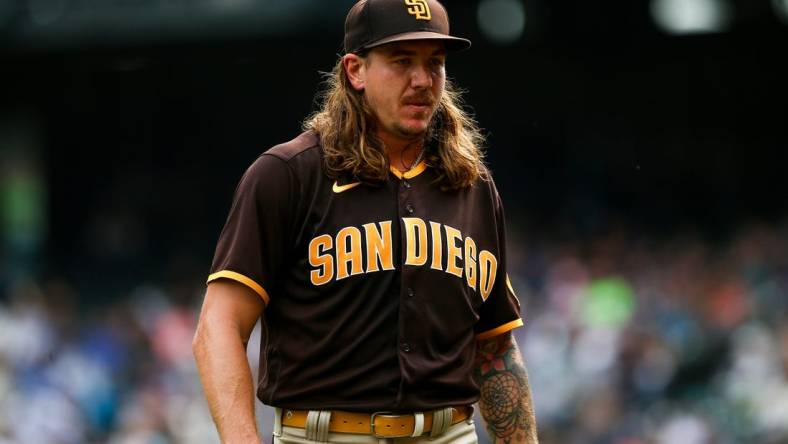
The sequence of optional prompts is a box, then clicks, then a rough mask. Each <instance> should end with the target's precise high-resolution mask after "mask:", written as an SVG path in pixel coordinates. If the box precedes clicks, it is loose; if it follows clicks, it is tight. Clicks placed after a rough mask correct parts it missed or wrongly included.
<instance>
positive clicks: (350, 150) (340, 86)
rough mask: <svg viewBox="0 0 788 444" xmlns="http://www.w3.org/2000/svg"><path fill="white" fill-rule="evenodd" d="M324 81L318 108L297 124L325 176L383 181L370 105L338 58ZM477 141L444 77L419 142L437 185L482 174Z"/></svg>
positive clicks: (452, 186)
mask: <svg viewBox="0 0 788 444" xmlns="http://www.w3.org/2000/svg"><path fill="white" fill-rule="evenodd" d="M324 83H325V86H324V89H323V91H322V92H321V93H320V94H319V96H318V99H319V100H320V102H321V103H320V109H319V110H317V111H316V112H315V113H313V114H312V115H310V116H309V117H308V118H307V119H306V120H305V121H304V125H303V126H304V129H305V130H313V131H315V132H316V133H317V134H318V136H319V137H320V141H321V143H322V146H323V151H324V159H325V165H326V169H327V172H328V174H329V176H331V177H332V178H337V177H339V176H342V175H350V176H352V177H354V178H355V179H356V180H360V181H362V182H364V183H368V184H379V183H381V182H383V181H385V180H386V179H387V178H388V174H389V159H388V156H387V155H386V151H385V148H384V146H383V143H382V142H381V141H380V140H379V138H378V137H377V136H376V132H375V119H374V118H373V112H372V109H371V108H370V107H369V105H368V103H367V101H366V100H365V97H364V94H363V92H360V91H357V90H356V89H355V88H353V86H352V85H351V84H350V81H349V80H348V78H347V74H346V73H345V69H344V67H343V66H342V59H341V58H340V59H339V61H338V62H337V64H336V66H334V69H333V71H332V72H330V73H327V74H326V79H325V82H324ZM483 143H484V136H483V135H482V134H481V131H480V130H479V127H478V125H477V123H476V121H475V120H474V119H473V118H472V117H471V116H470V115H469V114H468V113H467V112H466V111H465V110H464V109H463V107H462V98H461V93H460V91H459V90H458V89H456V88H455V87H454V85H452V83H451V82H450V81H449V80H448V79H447V80H446V86H445V88H444V91H443V95H442V96H441V98H440V102H439V104H438V107H437V109H436V111H435V114H434V116H433V118H432V121H431V122H430V126H429V129H428V131H427V134H426V140H425V143H424V146H425V149H426V150H427V151H426V152H425V155H424V159H425V161H426V162H427V164H428V165H429V166H430V167H432V168H434V169H435V170H436V171H437V172H438V178H437V182H438V183H439V185H440V186H441V188H442V189H444V190H457V189H461V188H465V187H469V186H471V185H472V184H473V183H474V182H475V181H476V180H477V179H479V178H482V179H486V178H487V169H486V168H485V166H484V162H483V159H484V154H483Z"/></svg>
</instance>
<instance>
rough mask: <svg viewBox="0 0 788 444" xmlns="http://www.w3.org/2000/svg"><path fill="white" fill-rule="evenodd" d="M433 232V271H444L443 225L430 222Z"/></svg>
mask: <svg viewBox="0 0 788 444" xmlns="http://www.w3.org/2000/svg"><path fill="white" fill-rule="evenodd" d="M430 230H431V231H432V265H431V266H430V268H432V269H433V270H443V242H442V241H441V224H439V223H437V222H430Z"/></svg>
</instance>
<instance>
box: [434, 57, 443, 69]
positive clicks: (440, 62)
mask: <svg viewBox="0 0 788 444" xmlns="http://www.w3.org/2000/svg"><path fill="white" fill-rule="evenodd" d="M431 63H432V66H436V67H442V66H443V65H444V64H445V63H446V61H445V60H444V59H442V58H437V57H436V58H434V59H432V60H431Z"/></svg>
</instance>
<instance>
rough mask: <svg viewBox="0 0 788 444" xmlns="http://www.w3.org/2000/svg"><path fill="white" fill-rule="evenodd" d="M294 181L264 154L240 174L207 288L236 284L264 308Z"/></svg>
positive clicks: (279, 259) (279, 258)
mask: <svg viewBox="0 0 788 444" xmlns="http://www.w3.org/2000/svg"><path fill="white" fill-rule="evenodd" d="M294 180H295V179H294V178H293V176H292V173H291V171H290V168H289V167H288V166H287V164H286V163H285V162H284V161H283V160H281V159H279V158H278V157H276V156H274V155H270V154H263V155H261V156H260V157H259V158H258V159H257V160H256V161H255V162H254V163H253V164H252V165H251V166H250V167H249V169H247V170H246V172H245V173H244V175H243V177H242V178H241V181H240V183H239V184H238V187H237V188H236V190H235V195H234V197H233V202H232V206H231V208H230V214H229V215H228V216H227V222H226V223H225V225H224V228H223V229H222V232H221V235H220V236H219V241H218V242H217V244H216V251H215V253H214V257H213V262H212V264H211V271H210V275H209V276H208V283H210V282H212V281H215V280H217V279H230V280H234V281H236V282H240V283H241V284H244V285H246V286H247V287H249V288H251V289H252V290H254V291H255V293H257V294H259V295H260V297H261V298H262V299H263V300H264V301H265V304H266V305H268V303H269V302H270V296H269V294H270V292H271V291H272V289H273V288H275V287H276V285H277V282H276V281H277V278H278V277H279V276H280V275H281V269H282V263H283V261H284V257H285V256H286V254H285V253H286V251H285V250H286V245H287V242H288V237H289V234H288V233H289V230H288V227H289V226H290V225H291V224H290V217H291V215H290V213H291V202H292V194H293V190H294V187H295V183H294Z"/></svg>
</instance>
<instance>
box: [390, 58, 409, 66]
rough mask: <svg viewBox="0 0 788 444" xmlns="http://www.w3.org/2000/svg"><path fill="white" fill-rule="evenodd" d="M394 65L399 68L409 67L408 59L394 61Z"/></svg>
mask: <svg viewBox="0 0 788 444" xmlns="http://www.w3.org/2000/svg"><path fill="white" fill-rule="evenodd" d="M394 63H395V64H397V65H399V66H410V59H407V58H404V59H395V60H394Z"/></svg>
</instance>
